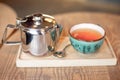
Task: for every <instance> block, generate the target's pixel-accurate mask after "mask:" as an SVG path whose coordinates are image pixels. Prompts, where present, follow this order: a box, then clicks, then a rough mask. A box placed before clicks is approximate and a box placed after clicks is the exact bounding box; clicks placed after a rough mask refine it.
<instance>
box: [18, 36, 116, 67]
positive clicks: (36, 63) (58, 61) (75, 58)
mask: <svg viewBox="0 0 120 80" xmlns="http://www.w3.org/2000/svg"><path fill="white" fill-rule="evenodd" d="M68 44H70V42H69V38H68V37H64V38H62V39H61V40H60V41H59V44H58V45H59V48H57V50H61V49H62V48H64V46H66V45H68ZM116 64H117V58H116V56H115V53H114V51H113V49H112V46H111V44H110V42H109V40H108V39H107V38H106V39H105V41H104V43H103V45H102V46H101V48H100V49H99V50H98V51H97V52H96V53H93V54H82V53H79V52H77V51H76V50H74V49H73V47H72V46H69V47H67V48H66V57H64V58H57V57H54V56H53V55H51V56H47V57H46V56H43V57H35V56H32V55H30V54H26V53H24V52H22V50H21V46H20V47H19V51H18V54H17V58H16V66H17V67H69V66H112V65H116Z"/></svg>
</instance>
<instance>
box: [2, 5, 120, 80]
mask: <svg viewBox="0 0 120 80" xmlns="http://www.w3.org/2000/svg"><path fill="white" fill-rule="evenodd" d="M0 9H1V6H0ZM7 11H8V9H6V11H4V12H3V13H0V25H3V26H0V32H1V34H0V40H1V38H2V33H3V32H4V28H5V25H6V23H7V24H8V23H12V24H14V23H15V18H16V14H15V13H14V11H12V10H11V11H8V12H7ZM5 14H8V15H7V16H6V15H5ZM3 16H4V17H5V18H4V17H3ZM10 16H11V17H12V18H11V17H10ZM1 17H2V18H1ZM54 17H55V18H56V20H57V22H58V23H60V24H61V25H63V27H64V30H63V32H62V36H67V35H68V32H67V31H68V29H69V28H70V27H72V26H73V25H75V24H78V23H84V22H89V23H95V24H100V25H101V26H103V27H104V28H105V30H106V32H107V37H108V39H109V40H110V42H111V45H112V47H113V49H114V51H115V54H116V56H117V59H118V64H117V65H116V66H102V67H101V66H94V67H93V66H86V67H59V68H52V67H51V68H17V67H16V64H15V63H16V55H17V51H18V48H19V46H18V45H12V46H11V45H9V46H8V45H2V46H1V47H0V80H120V32H119V31H120V27H119V25H120V15H115V14H108V13H93V12H75V13H65V14H59V15H54ZM4 19H5V20H4ZM3 20H4V21H3ZM2 21H3V22H2ZM9 33H10V32H9ZM11 34H12V35H9V37H10V38H11V39H12V40H18V39H19V36H18V32H14V34H13V33H11Z"/></svg>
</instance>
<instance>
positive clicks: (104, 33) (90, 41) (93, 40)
mask: <svg viewBox="0 0 120 80" xmlns="http://www.w3.org/2000/svg"><path fill="white" fill-rule="evenodd" d="M80 24H93V23H80ZM80 24H76V25H80ZM76 25H74V26H76ZM93 25H97V26H99V27H101V28H102V29H103V30H104V35H103V36H102V37H101V38H99V39H96V40H91V41H87V40H82V39H80V40H78V39H76V38H74V37H73V36H72V35H71V33H70V30H71V28H72V27H74V26H72V27H71V28H69V32H68V33H69V35H70V37H72V38H74V39H75V40H77V41H85V42H96V41H99V40H101V39H103V38H104V37H105V35H106V31H105V29H104V28H103V27H102V26H101V25H99V24H93Z"/></svg>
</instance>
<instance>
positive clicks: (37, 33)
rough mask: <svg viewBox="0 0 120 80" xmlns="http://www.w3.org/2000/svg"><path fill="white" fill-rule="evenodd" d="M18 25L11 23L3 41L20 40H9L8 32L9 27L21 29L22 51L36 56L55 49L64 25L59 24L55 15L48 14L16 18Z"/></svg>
mask: <svg viewBox="0 0 120 80" xmlns="http://www.w3.org/2000/svg"><path fill="white" fill-rule="evenodd" d="M16 21H17V22H16V25H12V24H9V25H8V26H7V27H6V29H5V32H4V35H3V39H2V42H3V43H6V44H16V43H19V42H8V41H7V40H6V34H7V29H8V28H16V29H20V32H21V41H20V42H21V45H22V51H23V52H25V53H30V54H32V55H34V56H42V55H46V54H47V53H49V52H52V51H54V49H55V47H56V43H57V41H58V38H59V36H60V34H61V31H62V27H61V26H60V25H58V24H57V22H56V20H55V18H54V17H52V16H49V15H46V14H41V13H38V14H32V15H28V16H25V17H24V18H22V19H17V20H16Z"/></svg>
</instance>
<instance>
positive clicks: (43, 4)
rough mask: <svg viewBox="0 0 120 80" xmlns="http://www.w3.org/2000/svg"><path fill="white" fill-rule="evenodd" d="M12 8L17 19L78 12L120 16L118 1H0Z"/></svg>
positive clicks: (119, 0)
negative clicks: (36, 14)
mask: <svg viewBox="0 0 120 80" xmlns="http://www.w3.org/2000/svg"><path fill="white" fill-rule="evenodd" d="M0 2H2V3H5V4H7V5H9V6H10V7H12V8H13V9H14V10H15V11H16V12H17V14H18V16H19V17H23V16H25V15H28V14H32V13H36V12H41V13H45V14H50V15H54V14H61V13H68V12H78V11H94V12H106V13H113V14H120V0H0Z"/></svg>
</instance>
